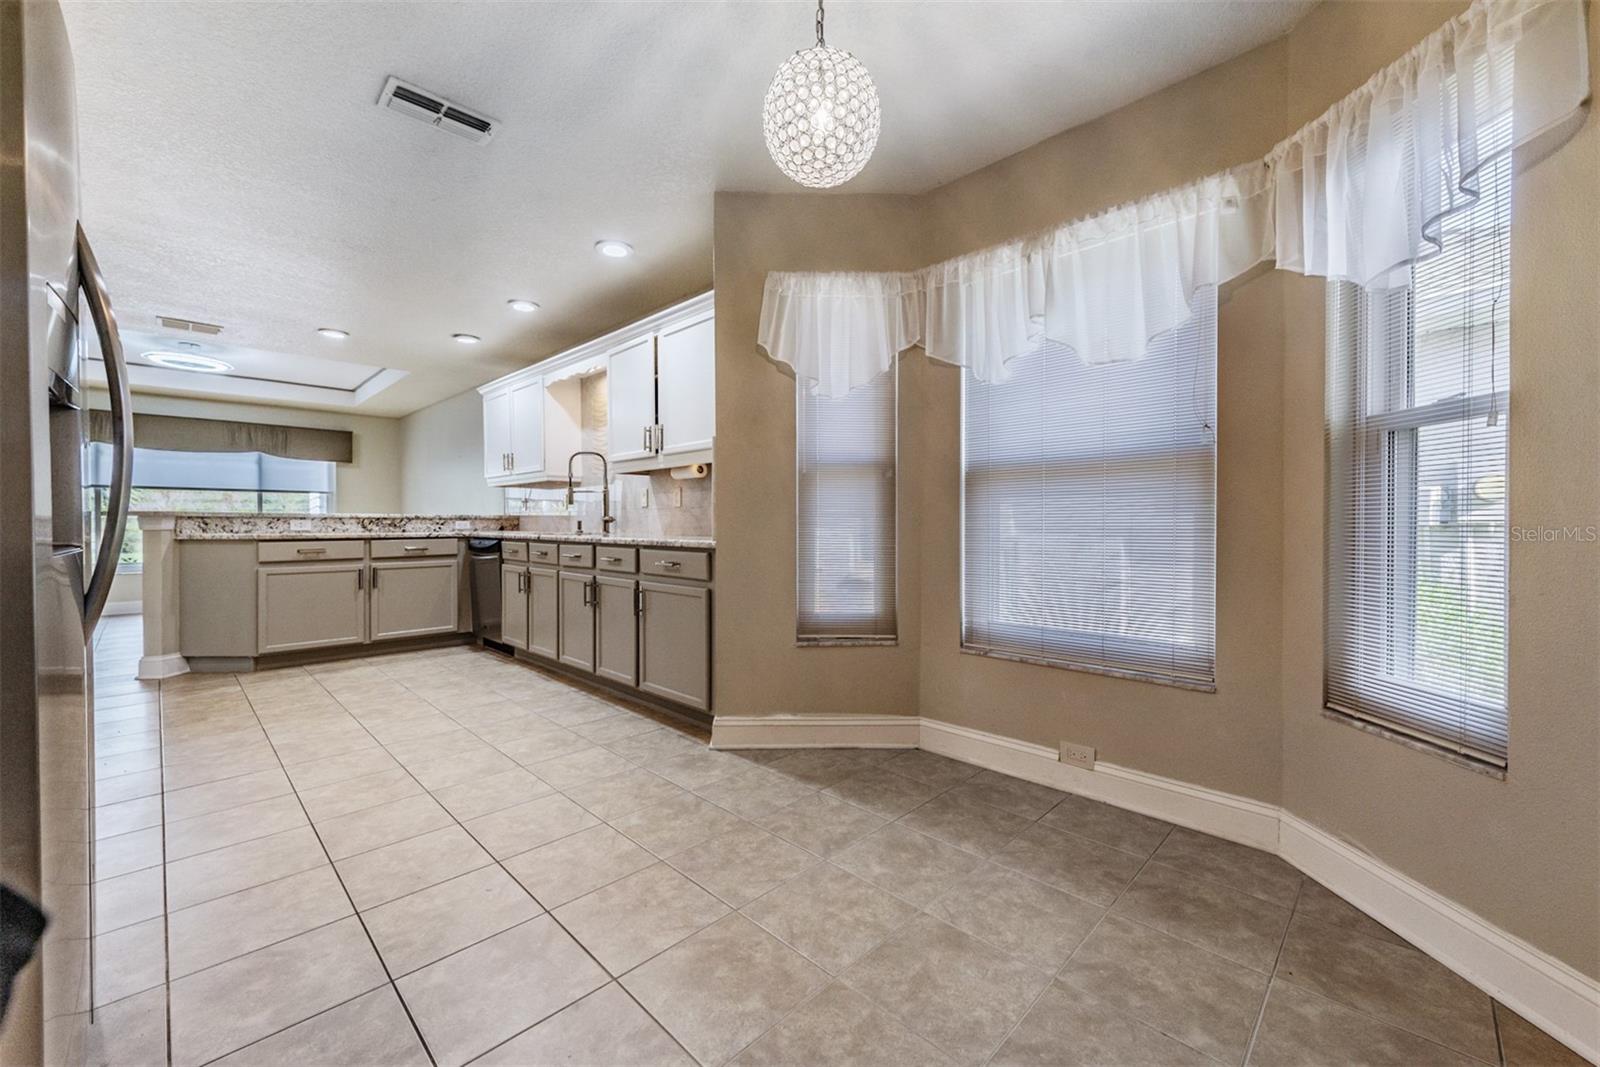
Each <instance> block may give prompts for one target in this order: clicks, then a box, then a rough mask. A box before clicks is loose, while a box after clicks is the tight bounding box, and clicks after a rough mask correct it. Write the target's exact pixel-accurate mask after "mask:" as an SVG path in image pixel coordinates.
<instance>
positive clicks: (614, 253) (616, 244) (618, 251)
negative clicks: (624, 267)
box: [594, 241, 633, 259]
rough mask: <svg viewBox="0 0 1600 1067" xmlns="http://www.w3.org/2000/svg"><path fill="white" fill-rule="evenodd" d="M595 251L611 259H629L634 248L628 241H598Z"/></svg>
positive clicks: (595, 244)
mask: <svg viewBox="0 0 1600 1067" xmlns="http://www.w3.org/2000/svg"><path fill="white" fill-rule="evenodd" d="M594 250H595V251H596V252H599V253H600V254H601V255H602V256H608V257H610V258H611V259H627V258H628V257H629V256H631V255H633V246H632V245H630V244H629V243H628V242H626V241H596V242H595V243H594Z"/></svg>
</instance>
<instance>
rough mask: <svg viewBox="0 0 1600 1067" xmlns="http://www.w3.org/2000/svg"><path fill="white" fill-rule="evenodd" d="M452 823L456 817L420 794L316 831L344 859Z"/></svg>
mask: <svg viewBox="0 0 1600 1067" xmlns="http://www.w3.org/2000/svg"><path fill="white" fill-rule="evenodd" d="M453 825H455V820H454V819H452V818H451V817H450V813H449V812H447V811H445V810H444V809H443V808H441V807H440V806H439V804H438V802H437V801H435V800H434V799H433V798H432V797H430V796H427V795H418V796H413V797H406V798H405V799H403V800H391V801H389V802H388V803H385V804H378V805H376V806H374V807H371V808H364V809H362V810H361V811H353V812H351V813H350V814H348V815H340V816H338V817H337V818H333V819H328V820H326V821H325V822H323V823H321V824H319V825H318V826H317V834H318V835H319V836H320V837H321V838H322V843H323V845H325V846H326V847H327V849H328V855H330V856H332V857H333V858H334V859H335V860H341V859H344V858H345V857H347V856H354V855H357V854H358V853H362V852H370V851H371V850H373V849H375V848H382V847H383V846H384V845H392V844H394V843H395V842H396V841H404V840H406V839H407V838H411V837H416V836H418V835H420V834H425V833H428V832H430V831H432V830H437V829H439V828H441V827H444V826H453Z"/></svg>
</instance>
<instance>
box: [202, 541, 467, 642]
mask: <svg viewBox="0 0 1600 1067" xmlns="http://www.w3.org/2000/svg"><path fill="white" fill-rule="evenodd" d="M368 556H369V548H368V543H367V542H365V541H357V540H348V541H315V542H304V543H296V542H292V541H262V542H259V543H258V544H257V546H256V560H257V564H256V604H255V611H256V640H255V648H254V649H253V650H251V651H253V653H254V654H255V655H262V656H265V655H271V654H272V653H276V652H301V651H306V650H308V649H318V648H333V647H335V646H338V645H359V644H364V643H366V642H371V641H393V640H400V639H402V638H407V637H427V636H431V635H436V634H451V633H456V632H457V631H459V630H460V629H461V619H460V603H461V601H460V584H461V566H460V563H459V562H458V559H457V547H456V541H455V540H454V539H451V538H435V539H426V540H420V541H413V542H399V541H396V542H393V543H386V542H373V543H372V545H371V548H370V556H371V558H370V559H369V558H368ZM207 609H208V611H210V612H212V613H214V614H216V615H218V616H219V617H220V616H222V615H225V614H226V613H227V612H228V611H229V610H230V608H229V606H228V605H226V604H215V605H207Z"/></svg>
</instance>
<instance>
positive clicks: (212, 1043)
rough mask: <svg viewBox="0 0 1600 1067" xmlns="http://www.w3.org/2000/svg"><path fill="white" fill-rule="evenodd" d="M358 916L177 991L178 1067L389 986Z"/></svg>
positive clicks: (194, 979)
mask: <svg viewBox="0 0 1600 1067" xmlns="http://www.w3.org/2000/svg"><path fill="white" fill-rule="evenodd" d="M385 981H386V978H385V976H384V973H383V967H382V965H381V964H379V962H378V957H377V954H376V953H375V952H373V950H372V943H371V942H370V941H368V940H367V935H366V934H365V933H363V932H362V930H361V924H360V923H359V922H358V921H356V919H355V917H354V916H352V917H351V918H348V919H342V920H340V921H339V922H336V923H333V924H331V925H328V926H322V927H318V928H317V929H315V930H311V931H308V932H307V933H304V934H301V935H300V936H299V937H295V938H291V939H290V940H288V941H282V942H279V943H278V944H276V945H271V946H269V947H267V948H263V949H258V950H257V951H255V952H252V953H250V954H249V955H248V956H240V957H239V958H238V959H234V960H229V961H228V962H227V963H223V964H219V965H218V966H216V967H211V968H208V969H206V970H204V971H199V972H196V973H195V974H191V975H189V976H187V977H185V978H180V979H178V980H177V981H176V982H173V983H172V987H171V988H172V1062H173V1064H174V1067H190V1065H194V1064H202V1063H207V1062H209V1061H211V1060H213V1059H216V1058H217V1057H218V1056H222V1055H225V1054H226V1053H229V1052H232V1051H234V1050H235V1049H240V1048H243V1047H244V1046H245V1045H248V1044H250V1043H252V1042H254V1041H259V1040H260V1039H261V1038H263V1037H266V1036H268V1035H269V1034H273V1033H276V1032H277V1031H279V1030H282V1029H284V1028H286V1027H289V1026H293V1025H294V1024H295V1023H298V1022H300V1021H302V1020H304V1019H308V1018H310V1017H311V1016H313V1015H316V1014H317V1013H319V1012H322V1011H325V1010H327V1009H328V1008H331V1007H333V1006H334V1005H336V1004H342V1003H343V1002H345V1001H347V1000H350V999H352V998H353V997H356V996H359V995H361V994H362V993H365V992H367V991H368V990H371V989H376V988H378V987H379V986H381V985H383V984H384V983H385Z"/></svg>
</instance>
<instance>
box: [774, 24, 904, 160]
mask: <svg viewBox="0 0 1600 1067" xmlns="http://www.w3.org/2000/svg"><path fill="white" fill-rule="evenodd" d="M822 19H823V14H822V3H821V0H818V3H817V44H816V47H814V48H803V49H801V50H800V51H798V52H796V53H795V54H794V55H792V56H790V57H789V58H788V59H786V60H784V63H783V66H781V67H779V68H778V73H777V75H776V76H774V77H773V79H772V84H771V85H770V86H768V88H767V99H766V103H765V104H764V105H763V107H762V110H761V118H762V126H763V128H764V130H765V133H766V136H767V151H768V152H769V153H770V154H771V155H772V161H773V162H774V163H776V164H777V165H778V169H779V170H781V171H783V172H784V173H785V174H787V175H788V176H789V177H791V178H793V179H794V180H795V181H797V182H799V183H800V184H801V185H807V186H810V187H811V188H813V189H827V188H829V187H830V186H834V185H842V184H843V183H845V182H847V181H849V180H850V179H851V178H854V177H855V176H856V175H857V174H859V173H861V168H862V167H864V166H866V165H867V160H869V159H871V158H872V150H873V149H874V148H875V147H877V144H878V119H879V107H878V87H877V86H876V85H874V84H873V83H872V75H870V74H868V73H867V68H866V67H864V66H862V65H861V61H860V60H859V59H857V58H856V57H855V56H853V55H851V54H850V53H849V52H846V51H844V50H843V49H841V48H829V47H828V45H827V43H826V41H824V39H823V34H822Z"/></svg>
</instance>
